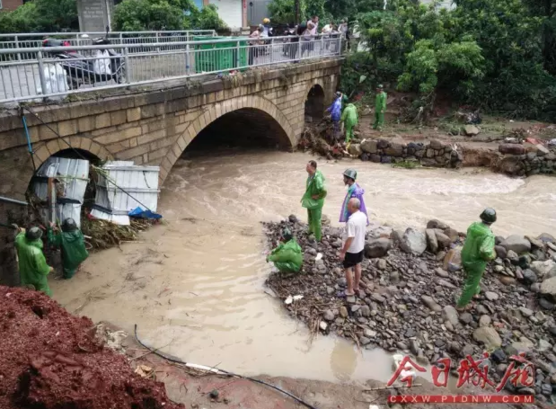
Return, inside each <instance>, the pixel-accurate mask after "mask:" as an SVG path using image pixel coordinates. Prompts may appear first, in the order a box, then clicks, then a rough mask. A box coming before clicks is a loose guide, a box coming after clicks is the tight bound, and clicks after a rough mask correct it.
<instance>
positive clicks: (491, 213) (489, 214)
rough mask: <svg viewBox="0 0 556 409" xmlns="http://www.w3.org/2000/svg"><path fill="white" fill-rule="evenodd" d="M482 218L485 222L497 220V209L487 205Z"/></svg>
mask: <svg viewBox="0 0 556 409" xmlns="http://www.w3.org/2000/svg"><path fill="white" fill-rule="evenodd" d="M481 220H482V221H483V223H485V224H492V223H494V222H495V221H496V210H494V209H493V208H491V207H487V208H486V209H485V210H483V212H482V213H481Z"/></svg>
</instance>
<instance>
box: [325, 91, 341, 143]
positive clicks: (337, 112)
mask: <svg viewBox="0 0 556 409" xmlns="http://www.w3.org/2000/svg"><path fill="white" fill-rule="evenodd" d="M326 112H330V118H331V119H332V123H333V124H334V139H335V140H337V138H338V135H339V134H340V119H342V93H341V92H336V99H334V102H333V103H332V105H330V106H329V107H328V109H327V110H326Z"/></svg>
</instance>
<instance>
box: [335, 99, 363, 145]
mask: <svg viewBox="0 0 556 409" xmlns="http://www.w3.org/2000/svg"><path fill="white" fill-rule="evenodd" d="M358 121H359V118H358V116H357V107H356V106H355V105H354V104H351V103H350V104H347V106H346V108H345V109H344V112H343V114H342V118H341V120H340V122H343V123H344V124H345V127H346V146H347V147H348V148H349V144H350V142H351V139H352V138H353V128H355V126H356V125H357V123H358Z"/></svg>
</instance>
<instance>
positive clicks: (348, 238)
mask: <svg viewBox="0 0 556 409" xmlns="http://www.w3.org/2000/svg"><path fill="white" fill-rule="evenodd" d="M360 209H361V202H360V201H359V199H357V198H351V199H350V200H349V202H348V204H347V210H348V212H349V219H348V221H347V224H346V227H345V230H344V240H343V241H344V245H343V247H342V250H341V252H340V260H342V262H343V266H344V269H345V273H346V282H347V289H346V291H345V292H344V293H343V294H342V293H340V294H339V295H340V296H344V295H345V296H348V297H349V296H352V295H355V291H359V282H360V281H361V263H362V262H363V251H364V248H365V233H366V230H367V215H365V214H364V213H363V212H361V210H360Z"/></svg>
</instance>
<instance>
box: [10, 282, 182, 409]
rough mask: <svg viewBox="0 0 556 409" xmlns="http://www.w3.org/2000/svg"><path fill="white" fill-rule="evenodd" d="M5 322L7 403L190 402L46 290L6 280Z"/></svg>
mask: <svg viewBox="0 0 556 409" xmlns="http://www.w3.org/2000/svg"><path fill="white" fill-rule="evenodd" d="M0 327H1V328H2V336H1V337H0V375H1V376H0V391H1V393H0V407H1V408H3V409H15V408H18V409H21V408H23V409H25V408H29V409H30V408H43V409H54V408H62V407H68V408H69V407H71V408H74V409H106V408H114V409H124V408H136V409H163V408H164V409H178V408H184V406H183V405H178V404H174V403H173V402H172V401H170V400H169V399H168V397H167V396H166V392H165V389H164V385H163V384H162V383H159V382H155V381H153V380H151V379H146V378H142V377H141V376H140V375H138V374H135V373H134V372H133V369H132V368H131V366H130V364H129V362H128V361H127V359H126V357H125V356H124V355H120V354H118V353H116V352H114V351H113V350H111V349H109V348H107V347H106V346H105V345H104V344H103V343H102V342H100V341H99V339H98V338H97V337H96V336H95V332H96V331H95V326H94V325H93V323H92V321H91V320H90V319H89V318H86V317H77V316H74V315H71V314H70V313H68V312H67V311H66V310H64V309H63V308H62V307H61V306H60V305H59V304H58V303H57V302H56V301H54V300H52V299H51V298H50V297H48V296H46V295H45V294H43V293H40V292H35V291H30V290H26V289H22V288H9V287H3V286H0ZM142 371H143V372H146V371H145V368H142Z"/></svg>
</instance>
